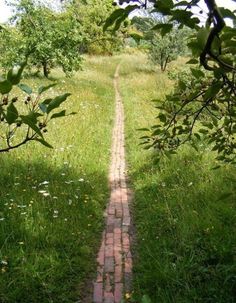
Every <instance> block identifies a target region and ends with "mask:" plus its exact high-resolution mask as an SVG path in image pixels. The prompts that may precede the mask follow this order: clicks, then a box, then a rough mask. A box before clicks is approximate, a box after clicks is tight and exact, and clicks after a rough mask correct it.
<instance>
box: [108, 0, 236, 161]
mask: <svg viewBox="0 0 236 303" xmlns="http://www.w3.org/2000/svg"><path fill="white" fill-rule="evenodd" d="M199 1H200V0H195V1H176V2H174V1H172V0H152V1H149V2H151V3H152V4H153V10H154V11H155V12H156V13H161V14H163V15H164V16H167V17H168V18H169V23H165V24H162V25H158V27H159V30H160V31H161V32H162V33H163V34H164V33H165V34H167V33H168V32H170V31H171V29H172V28H173V22H175V23H176V24H177V27H179V28H181V27H183V26H187V27H189V28H191V29H192V30H195V35H194V37H193V38H192V41H191V42H190V43H189V48H190V49H191V51H192V58H191V60H190V61H189V62H188V63H189V64H194V65H193V67H192V68H190V72H189V75H188V76H187V77H186V78H185V79H180V81H178V84H177V86H176V89H175V92H174V94H171V95H170V96H167V97H166V100H164V102H159V103H158V105H157V106H158V109H159V111H160V113H159V115H158V118H157V123H156V124H155V126H153V127H151V128H150V129H148V130H147V134H146V135H145V136H144V137H143V139H144V143H145V144H147V147H149V148H150V147H154V148H155V149H156V150H157V151H159V153H160V154H166V155H170V154H172V153H175V150H176V149H177V148H178V147H179V146H181V145H182V144H184V143H186V142H191V144H192V145H193V146H194V147H197V144H196V143H197V142H198V141H199V140H203V139H204V140H206V141H207V142H208V143H209V144H210V146H211V147H212V150H214V151H216V152H217V153H218V157H217V159H218V160H221V161H225V162H231V163H236V142H235V132H236V104H235V101H236V83H235V71H236V68H235V62H236V56H235V54H236V40H235V37H236V35H235V34H236V29H235V28H231V27H229V26H226V25H225V21H224V18H231V19H232V20H234V22H235V14H234V13H232V12H231V11H230V10H228V9H225V8H223V7H218V6H217V5H216V2H215V1H214V0H205V3H206V5H207V8H208V14H207V19H206V22H205V25H204V26H202V27H200V25H199V24H200V19H199V17H197V16H195V15H194V13H193V10H192V9H193V8H195V9H198V10H199V13H201V8H199V6H198V4H199ZM119 2H120V4H122V3H124V2H129V1H126V0H124V1H123V0H122V1H119ZM147 2H148V1H145V2H144V3H142V1H132V3H133V4H134V3H135V5H132V6H128V7H126V8H125V9H121V8H119V9H118V10H117V11H118V13H113V14H112V15H111V16H110V17H109V19H108V20H107V24H108V25H110V26H111V25H113V24H115V23H116V22H117V20H119V18H121V17H122V18H124V17H125V16H127V15H128V14H129V13H130V11H133V10H134V9H142V8H143V7H146V6H147ZM117 15H118V16H117Z"/></svg>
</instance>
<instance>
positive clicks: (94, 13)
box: [71, 0, 126, 55]
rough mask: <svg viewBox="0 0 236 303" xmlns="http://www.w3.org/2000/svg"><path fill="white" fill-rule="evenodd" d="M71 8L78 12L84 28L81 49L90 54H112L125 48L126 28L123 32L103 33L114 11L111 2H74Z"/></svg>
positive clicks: (89, 0)
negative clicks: (106, 22)
mask: <svg viewBox="0 0 236 303" xmlns="http://www.w3.org/2000/svg"><path fill="white" fill-rule="evenodd" d="M71 7H73V9H74V10H75V11H76V14H77V18H78V20H79V22H80V24H81V27H82V33H83V43H82V44H81V49H82V51H83V52H85V53H89V54H98V55H99V54H100V55H102V54H110V55H111V54H112V53H114V52H115V51H118V50H120V49H121V47H122V46H123V40H124V35H125V31H126V30H125V27H123V28H122V29H121V30H119V31H117V32H114V31H110V30H109V31H103V25H104V24H105V21H106V19H107V18H108V16H109V15H110V14H111V13H112V12H113V11H114V6H113V5H112V1H110V0H102V1H101V0H95V1H94V0H88V1H85V2H83V1H79V0H77V1H73V2H72V4H71Z"/></svg>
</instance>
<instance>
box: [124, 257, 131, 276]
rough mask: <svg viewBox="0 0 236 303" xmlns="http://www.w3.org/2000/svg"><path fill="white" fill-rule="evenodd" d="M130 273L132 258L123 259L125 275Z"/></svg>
mask: <svg viewBox="0 0 236 303" xmlns="http://www.w3.org/2000/svg"><path fill="white" fill-rule="evenodd" d="M131 272H132V258H125V273H131Z"/></svg>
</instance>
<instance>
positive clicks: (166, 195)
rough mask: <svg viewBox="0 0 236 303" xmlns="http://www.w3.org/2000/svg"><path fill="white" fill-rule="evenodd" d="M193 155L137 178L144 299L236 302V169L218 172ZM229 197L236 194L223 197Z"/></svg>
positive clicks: (138, 269)
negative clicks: (147, 296) (147, 297)
mask: <svg viewBox="0 0 236 303" xmlns="http://www.w3.org/2000/svg"><path fill="white" fill-rule="evenodd" d="M210 157H211V155H210V156H209V157H206V156H204V154H203V153H202V154H201V155H199V154H196V153H194V152H192V150H188V151H185V152H183V153H182V154H180V155H178V156H175V157H173V158H172V159H171V160H170V161H165V162H164V163H162V164H161V165H160V167H157V166H155V165H154V164H153V163H151V161H150V162H149V164H146V165H145V166H143V167H141V168H140V169H139V170H138V171H136V172H135V173H134V174H133V176H131V179H133V180H134V188H135V205H134V208H135V211H134V213H135V224H136V227H137V232H138V243H137V250H138V256H137V257H136V260H135V273H136V274H135V292H136V295H137V298H140V297H141V294H145V293H146V294H148V295H149V296H150V297H151V298H152V302H161V303H168V302H175V303H180V302H181V303H185V302H186V303H187V302H212V303H213V302H214V303H216V302H217V303H223V302H235V301H236V264H235V253H236V245H235V236H234V235H235V232H236V206H235V181H234V176H235V169H234V168H233V167H222V168H221V169H219V170H216V171H214V170H211V169H210V167H212V166H213V165H212V164H213V161H212V160H211V159H210ZM224 193H233V194H232V195H230V196H228V197H227V198H226V199H222V200H219V198H220V196H222V194H224Z"/></svg>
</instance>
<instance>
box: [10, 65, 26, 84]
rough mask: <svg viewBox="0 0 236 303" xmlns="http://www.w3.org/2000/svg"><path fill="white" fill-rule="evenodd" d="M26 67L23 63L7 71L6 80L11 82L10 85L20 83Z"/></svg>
mask: <svg viewBox="0 0 236 303" xmlns="http://www.w3.org/2000/svg"><path fill="white" fill-rule="evenodd" d="M25 66H26V62H23V63H22V64H20V65H16V66H14V67H13V68H12V69H10V70H9V72H8V74H7V80H8V81H9V82H11V84H12V85H16V84H18V83H19V82H20V79H21V75H22V72H23V70H24V68H25Z"/></svg>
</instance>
